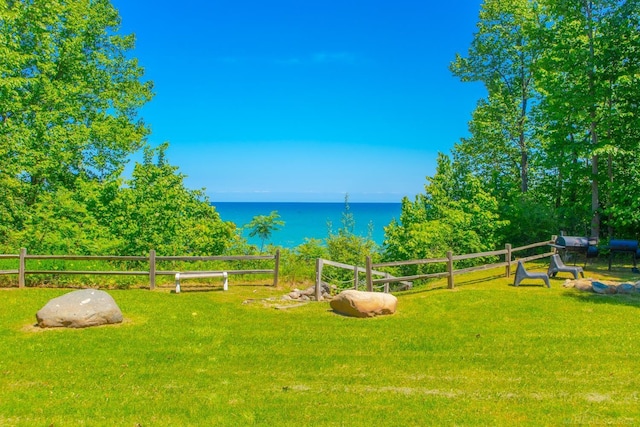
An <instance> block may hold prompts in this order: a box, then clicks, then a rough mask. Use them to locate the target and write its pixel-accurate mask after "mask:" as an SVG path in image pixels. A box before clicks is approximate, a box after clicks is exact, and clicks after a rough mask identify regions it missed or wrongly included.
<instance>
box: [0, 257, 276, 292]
mask: <svg viewBox="0 0 640 427" xmlns="http://www.w3.org/2000/svg"><path fill="white" fill-rule="evenodd" d="M0 259H17V260H18V269H14V270H0V275H11V274H17V275H18V287H19V288H24V287H25V282H26V276H28V275H35V274H57V275H59V274H69V275H112V276H149V288H150V289H151V290H153V289H155V288H156V277H157V276H168V275H171V276H175V275H176V273H184V274H191V275H193V274H197V273H199V272H201V270H190V271H184V270H183V271H175V270H158V269H157V266H158V263H159V262H167V261H183V262H196V261H256V260H273V261H274V267H273V269H246V270H230V269H229V270H225V271H226V272H227V273H228V274H229V275H232V274H233V275H243V274H272V275H273V285H274V286H277V285H278V275H279V270H280V251H279V250H276V253H275V254H274V255H233V256H219V255H216V256H156V251H155V250H153V249H152V250H150V251H149V256H115V255H95V256H92V255H30V254H27V250H26V249H25V248H22V249H20V253H19V254H0ZM28 260H62V261H138V262H145V263H148V265H149V269H148V270H142V271H140V270H108V271H105V270H102V271H96V270H31V269H27V268H26V267H27V261H28Z"/></svg>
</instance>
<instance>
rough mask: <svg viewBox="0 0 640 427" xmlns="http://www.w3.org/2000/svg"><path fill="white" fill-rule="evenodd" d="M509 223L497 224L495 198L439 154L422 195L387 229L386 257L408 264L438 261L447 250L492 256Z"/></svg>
mask: <svg viewBox="0 0 640 427" xmlns="http://www.w3.org/2000/svg"><path fill="white" fill-rule="evenodd" d="M507 223H508V222H507V221H504V220H501V219H500V218H499V215H498V202H497V200H496V199H495V197H493V196H491V195H490V194H489V193H487V192H486V191H484V189H483V188H482V185H481V184H480V181H479V180H478V179H477V178H475V177H474V176H473V175H472V174H471V173H470V172H469V171H468V170H467V169H466V168H465V166H464V164H460V163H457V162H452V161H451V159H450V158H449V157H448V156H446V155H444V154H442V153H440V154H438V160H437V168H436V173H435V175H434V176H433V177H428V178H427V184H426V185H425V193H424V194H418V195H417V196H416V198H415V200H414V201H410V200H409V199H408V198H406V197H405V198H404V199H403V201H402V211H401V214H400V222H397V221H395V220H394V221H392V222H391V224H389V226H387V227H385V243H384V245H385V257H386V258H388V259H390V260H409V259H424V258H440V257H443V256H444V255H445V254H446V252H447V251H449V250H450V251H453V252H454V253H456V254H468V253H476V252H485V251H490V250H495V248H496V246H497V244H498V242H499V240H500V233H501V229H502V228H503V227H504V226H505V225H507ZM411 268H413V269H416V268H427V269H429V268H432V266H426V267H424V266H421V267H415V266H414V267H411ZM414 272H415V271H406V272H405V273H408V274H412V273H414Z"/></svg>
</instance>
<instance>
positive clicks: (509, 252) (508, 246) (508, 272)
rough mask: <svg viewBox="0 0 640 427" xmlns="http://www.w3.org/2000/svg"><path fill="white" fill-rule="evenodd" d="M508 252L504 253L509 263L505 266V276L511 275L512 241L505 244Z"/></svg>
mask: <svg viewBox="0 0 640 427" xmlns="http://www.w3.org/2000/svg"><path fill="white" fill-rule="evenodd" d="M504 248H505V249H506V250H507V253H506V254H505V255H504V257H505V262H506V263H507V265H506V266H505V267H504V276H505V277H511V243H507V244H506V245H504Z"/></svg>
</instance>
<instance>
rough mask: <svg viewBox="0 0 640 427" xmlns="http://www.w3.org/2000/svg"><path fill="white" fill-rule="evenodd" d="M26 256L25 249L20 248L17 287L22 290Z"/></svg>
mask: <svg viewBox="0 0 640 427" xmlns="http://www.w3.org/2000/svg"><path fill="white" fill-rule="evenodd" d="M26 256H27V248H20V261H19V262H18V287H19V288H24V283H25V280H24V276H25V273H24V272H25V270H26V268H25V266H26V259H25V257H26Z"/></svg>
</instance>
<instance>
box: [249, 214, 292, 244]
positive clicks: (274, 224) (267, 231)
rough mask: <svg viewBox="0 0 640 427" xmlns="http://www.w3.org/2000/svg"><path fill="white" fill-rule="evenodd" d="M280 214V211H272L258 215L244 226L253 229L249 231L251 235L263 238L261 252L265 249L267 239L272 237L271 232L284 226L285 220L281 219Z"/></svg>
mask: <svg viewBox="0 0 640 427" xmlns="http://www.w3.org/2000/svg"><path fill="white" fill-rule="evenodd" d="M278 218H280V215H279V214H278V211H272V212H271V213H270V214H269V215H256V216H254V217H253V219H252V220H251V222H250V223H249V224H247V225H245V226H244V227H245V228H247V229H249V230H251V231H250V232H249V236H250V237H255V236H258V237H259V238H260V240H261V245H260V252H262V250H263V249H264V243H265V241H267V240H269V238H271V233H273V232H274V231H276V230H279V227H282V226H284V221H282V220H279V219H278Z"/></svg>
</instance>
